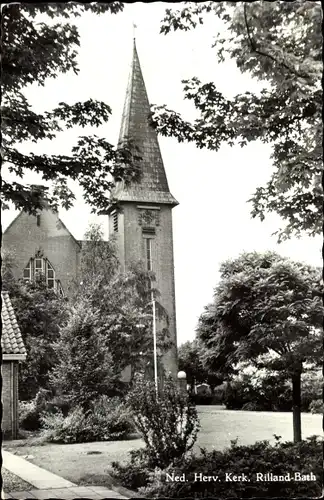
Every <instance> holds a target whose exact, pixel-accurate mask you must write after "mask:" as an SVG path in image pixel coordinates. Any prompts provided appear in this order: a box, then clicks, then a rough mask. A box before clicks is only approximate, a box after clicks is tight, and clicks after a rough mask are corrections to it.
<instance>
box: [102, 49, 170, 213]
mask: <svg viewBox="0 0 324 500" xmlns="http://www.w3.org/2000/svg"><path fill="white" fill-rule="evenodd" d="M149 114H150V104H149V100H148V96H147V92H146V88H145V83H144V79H143V74H142V70H141V66H140V62H139V58H138V54H137V50H136V45H135V41H134V48H133V60H132V66H131V71H130V75H129V81H128V86H127V90H126V99H125V105H124V111H123V116H122V123H121V130H120V136H119V144H122V143H123V142H125V141H126V142H127V140H131V141H132V142H133V143H134V144H135V145H136V146H137V147H138V154H139V156H140V157H141V160H140V164H139V169H140V171H141V178H140V179H139V180H138V181H137V182H132V183H131V184H130V185H127V186H126V185H125V183H124V182H123V181H122V182H119V183H118V184H117V186H116V189H115V190H114V192H113V193H112V197H113V198H115V199H116V200H118V201H136V202H149V203H158V204H167V205H172V206H175V205H178V202H177V200H176V199H175V198H174V197H173V196H172V194H171V193H170V190H169V185H168V181H167V177H166V173H165V169H164V164H163V160H162V156H161V152H160V147H159V143H158V138H157V134H156V131H155V130H154V128H153V127H152V126H151V125H150V123H149Z"/></svg>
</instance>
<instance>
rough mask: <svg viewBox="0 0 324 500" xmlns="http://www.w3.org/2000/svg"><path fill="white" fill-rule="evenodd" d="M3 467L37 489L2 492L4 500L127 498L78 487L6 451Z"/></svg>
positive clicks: (113, 493)
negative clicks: (13, 499)
mask: <svg viewBox="0 0 324 500" xmlns="http://www.w3.org/2000/svg"><path fill="white" fill-rule="evenodd" d="M2 466H3V467H4V468H5V469H7V470H9V471H10V472H12V473H13V474H16V476H18V477H20V478H21V479H23V480H24V481H26V482H27V483H29V484H31V485H32V486H34V487H35V489H34V490H31V491H11V492H10V493H3V492H1V498H2V499H3V498H4V499H6V498H17V499H28V498H38V499H50V498H53V499H55V498H61V499H62V498H64V500H72V499H74V498H75V499H78V498H89V499H93V500H102V499H104V498H117V499H123V498H127V497H125V496H122V495H121V494H120V493H118V492H117V491H113V490H110V489H108V488H104V487H103V486H78V485H76V484H74V483H71V481H67V480H66V479H64V478H63V477H60V476H57V475H56V474H52V472H49V471H47V470H45V469H42V468H41V467H38V466H37V465H34V464H32V463H30V462H28V461H27V460H25V459H23V458H21V457H18V456H17V455H13V454H12V453H10V452H8V451H4V450H3V451H2Z"/></svg>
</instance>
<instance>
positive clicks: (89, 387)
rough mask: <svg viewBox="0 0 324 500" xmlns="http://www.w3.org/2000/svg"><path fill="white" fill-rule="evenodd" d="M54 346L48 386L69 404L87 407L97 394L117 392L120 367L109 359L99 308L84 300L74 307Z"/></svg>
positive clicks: (110, 357)
mask: <svg viewBox="0 0 324 500" xmlns="http://www.w3.org/2000/svg"><path fill="white" fill-rule="evenodd" d="M53 349H54V352H55V357H56V359H57V363H56V364H55V366H54V367H53V369H52V372H51V375H50V382H51V386H52V388H53V390H54V391H55V392H56V393H57V394H58V395H60V396H63V397H68V399H69V403H70V404H71V406H73V405H80V406H82V407H83V408H84V409H89V408H90V405H91V403H92V402H93V401H94V400H95V399H96V398H98V396H100V395H103V394H106V395H115V394H116V389H117V387H118V383H119V378H120V372H121V370H120V367H118V365H116V364H114V363H113V361H112V356H111V354H110V349H109V346H108V345H107V342H106V339H105V330H104V328H103V325H102V321H101V317H100V310H98V309H97V310H94V309H93V308H89V305H88V304H87V301H86V300H84V299H81V300H80V301H79V303H78V304H77V305H76V306H74V307H73V309H72V310H71V312H70V316H69V320H68V322H67V324H66V326H64V327H63V328H62V329H61V331H60V337H59V339H58V341H57V342H56V343H55V344H54V345H53ZM119 385H120V384H119Z"/></svg>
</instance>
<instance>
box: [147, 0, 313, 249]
mask: <svg viewBox="0 0 324 500" xmlns="http://www.w3.org/2000/svg"><path fill="white" fill-rule="evenodd" d="M186 3H187V4H188V5H189V6H186V7H184V8H182V9H180V10H176V11H171V10H170V9H167V10H166V16H165V18H164V19H163V21H162V26H161V33H164V34H167V33H169V32H170V31H172V30H174V31H175V30H177V29H179V30H183V31H188V30H190V29H194V28H196V26H197V25H199V24H203V23H204V17H205V15H215V16H216V17H217V18H219V19H220V20H221V21H222V23H223V27H224V29H223V31H222V33H218V34H217V35H216V38H215V41H214V43H213V47H215V49H216V53H217V57H218V62H224V61H225V60H226V59H228V58H232V59H234V60H235V62H236V65H237V67H238V68H239V69H240V71H241V72H243V73H248V74H249V75H251V77H253V78H256V79H257V80H260V81H261V82H262V83H264V84H265V82H266V84H265V85H264V87H265V88H264V89H263V90H261V92H260V93H259V94H257V93H253V92H245V93H242V94H239V95H236V96H235V97H234V98H232V99H228V98H226V97H225V96H224V95H223V94H222V93H221V92H219V91H218V90H217V84H216V83H214V82H208V83H202V82H201V81H200V80H199V79H198V78H197V77H193V78H191V79H190V80H184V81H183V84H184V97H185V99H188V100H190V101H191V102H193V104H194V106H195V108H196V110H197V112H198V113H199V117H198V118H197V119H196V120H195V121H194V122H193V123H190V122H188V121H186V120H184V119H183V118H182V117H181V116H180V114H179V113H177V112H174V111H172V110H169V109H168V108H167V107H166V106H153V113H152V122H153V125H154V126H155V127H156V129H157V131H158V132H159V133H161V134H162V135H164V136H174V137H176V138H177V139H178V141H179V142H183V141H189V142H193V143H195V144H196V145H197V147H199V148H208V149H210V150H214V151H217V150H218V149H219V148H220V146H221V145H222V144H229V145H231V146H233V145H234V144H237V143H238V144H240V146H244V145H246V144H247V143H249V142H251V141H255V140H257V139H258V140H260V141H262V142H264V143H269V144H272V145H273V152H272V161H273V173H272V175H271V178H270V180H269V182H268V183H267V184H266V186H264V187H258V188H257V190H256V191H255V193H254V195H253V197H252V198H251V200H249V201H250V202H251V203H252V212H251V214H252V217H254V218H255V217H259V218H260V219H261V220H263V219H264V217H265V214H266V213H267V212H275V213H277V214H279V215H280V217H281V218H282V219H283V220H284V221H285V223H286V226H285V227H283V228H281V229H280V230H279V231H278V232H277V233H276V234H277V235H278V239H279V241H281V240H283V239H286V238H289V237H290V236H291V235H292V234H296V235H299V234H301V233H302V232H303V231H305V232H306V233H307V234H309V235H315V234H317V233H319V232H321V230H322V223H321V213H322V203H323V202H322V187H321V174H322V123H321V108H322V89H321V76H322V35H321V26H322V13H321V5H320V3H319V2H309V1H306V0H298V1H295V2H264V1H256V2H252V3H248V2H238V3H234V2H202V3H199V4H192V2H186Z"/></svg>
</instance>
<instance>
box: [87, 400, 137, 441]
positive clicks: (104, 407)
mask: <svg viewBox="0 0 324 500" xmlns="http://www.w3.org/2000/svg"><path fill="white" fill-rule="evenodd" d="M88 418H89V419H90V421H91V424H92V425H93V434H94V436H102V438H105V439H107V438H108V439H109V440H113V439H116V440H117V439H122V438H124V437H126V436H127V435H129V434H131V433H132V432H134V431H135V427H134V424H133V421H132V416H131V412H130V410H129V408H127V406H126V405H125V404H124V403H123V402H122V400H121V399H120V398H117V397H116V398H109V397H108V396H101V397H99V398H98V399H97V400H96V401H94V402H93V403H92V407H91V409H90V411H89V412H88ZM105 436H107V437H105ZM96 440H98V439H96Z"/></svg>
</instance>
